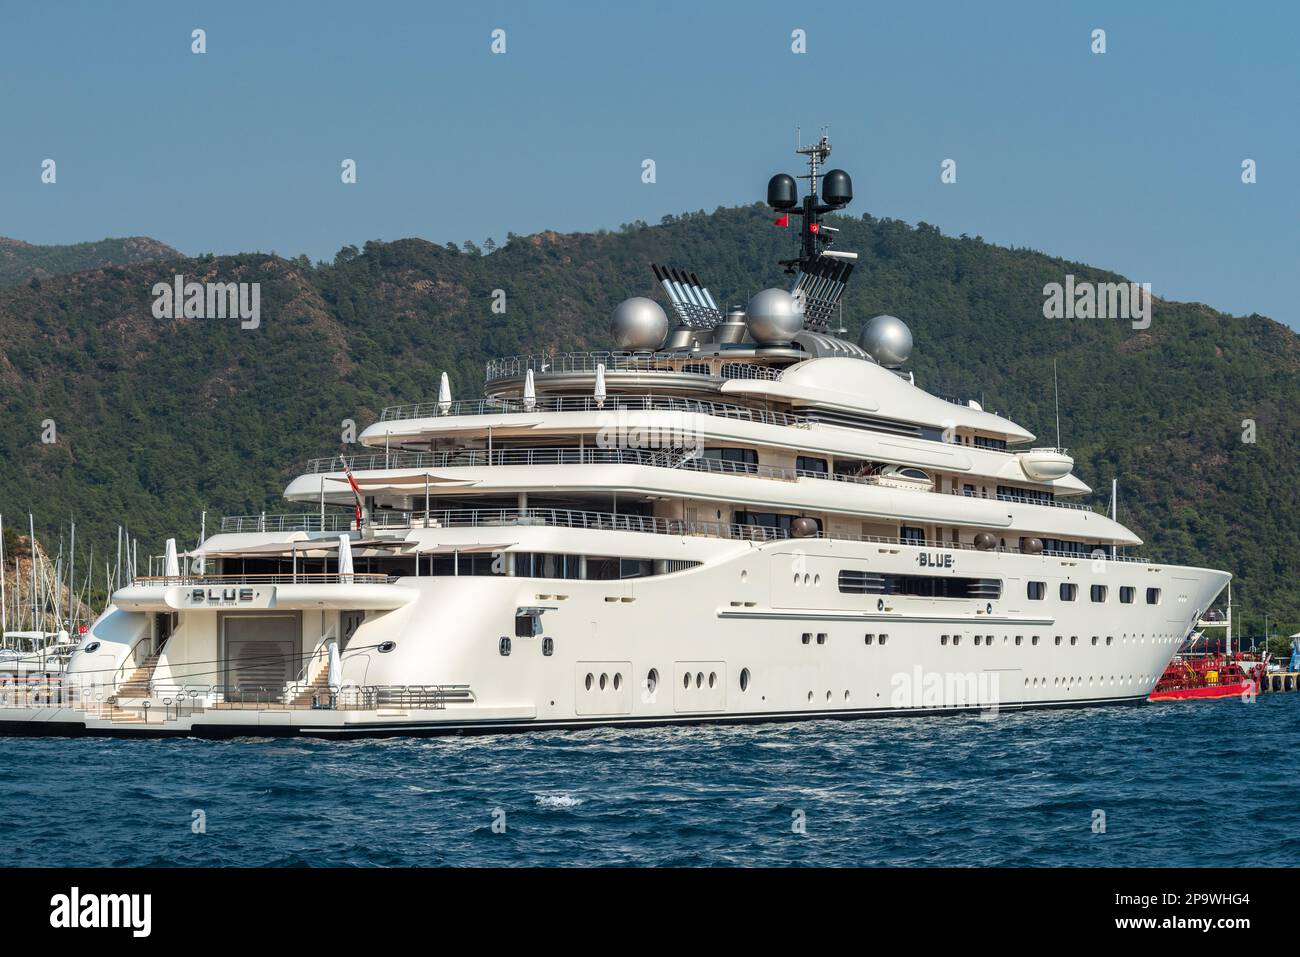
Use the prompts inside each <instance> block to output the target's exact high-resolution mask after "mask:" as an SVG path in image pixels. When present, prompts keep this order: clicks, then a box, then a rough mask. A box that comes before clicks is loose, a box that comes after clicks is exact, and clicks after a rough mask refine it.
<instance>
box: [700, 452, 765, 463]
mask: <svg viewBox="0 0 1300 957" xmlns="http://www.w3.org/2000/svg"><path fill="white" fill-rule="evenodd" d="M704 457H705V458H706V459H719V460H720V461H723V462H738V463H740V464H742V465H757V464H758V450H757V449H705V450H704Z"/></svg>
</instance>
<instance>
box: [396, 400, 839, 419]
mask: <svg viewBox="0 0 1300 957" xmlns="http://www.w3.org/2000/svg"><path fill="white" fill-rule="evenodd" d="M619 411H627V412H684V413H695V414H698V415H712V416H717V417H720V418H726V419H739V420H742V421H747V422H758V423H760V424H763V425H789V426H804V425H808V424H810V423H813V422H816V421H818V419H817V417H816V416H815V415H800V414H796V413H791V412H772V411H768V410H765V409H751V408H747V407H745V406H740V405H732V404H730V403H726V402H709V401H707V400H704V399H683V398H676V397H674V396H665V395H611V396H609V397H608V398H606V399H600V400H598V399H596V398H595V397H594V396H590V395H542V396H538V397H537V398H536V399H535V400H533V402H532V403H531V404H529V403H526V402H524V400H522V399H462V400H457V401H453V402H436V401H434V402H417V403H412V404H408V405H391V406H388V407H387V408H386V409H384V411H383V413H382V414H381V415H380V418H379V420H380V421H381V422H391V421H393V420H396V419H423V418H432V417H435V416H452V415H520V414H525V413H530V412H610V413H614V412H619Z"/></svg>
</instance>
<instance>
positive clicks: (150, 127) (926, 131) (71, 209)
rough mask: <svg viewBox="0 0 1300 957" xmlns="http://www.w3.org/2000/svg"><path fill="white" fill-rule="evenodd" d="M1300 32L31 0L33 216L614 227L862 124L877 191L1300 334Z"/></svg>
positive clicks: (28, 201)
mask: <svg viewBox="0 0 1300 957" xmlns="http://www.w3.org/2000/svg"><path fill="white" fill-rule="evenodd" d="M196 27H201V28H203V29H205V30H206V31H207V42H208V52H207V53H206V54H205V55H202V56H196V55H194V54H192V53H191V52H190V42H191V41H190V31H191V30H193V29H194V28H196ZM498 27H499V28H502V29H504V30H506V37H507V52H506V53H505V54H504V55H501V56H494V55H492V54H491V52H490V50H489V45H490V42H491V38H490V34H491V31H492V30H493V29H494V28H498ZM1098 27H1100V28H1103V29H1105V30H1106V42H1107V52H1106V53H1105V54H1103V55H1096V54H1093V53H1092V52H1091V51H1090V42H1091V41H1090V33H1091V31H1092V30H1093V29H1094V28H1098ZM795 28H801V29H804V30H806V31H807V37H808V52H807V54H805V55H795V54H793V53H791V52H790V43H791V40H790V33H791V31H792V30H793V29H795ZM1297 35H1300V8H1298V7H1297V6H1296V5H1295V4H1282V3H1278V4H1277V5H1269V4H1250V5H1248V6H1242V5H1240V4H1231V3H1187V2H1178V3H1174V2H1161V3H1145V4H1133V3H1114V4H1107V3H1087V4H1084V3H1070V4H1067V3H1043V2H1023V3H1010V2H1006V3H998V2H991V3H969V2H951V3H864V2H854V3H846V4H835V3H829V2H828V3H820V4H817V5H816V6H815V8H810V7H808V6H806V5H803V4H796V3H793V2H786V3H751V2H743V3H742V2H739V0H736V2H734V3H726V4H723V3H709V2H693V3H679V2H652V3H636V4H630V3H618V4H614V3H590V4H587V3H577V2H563V3H561V2H530V3H517V4H516V3H510V4H507V3H463V2H461V3H436V2H420V3H416V2H411V3H397V2H382V0H377V2H346V3H339V2H314V3H313V2H296V3H289V2H281V3H276V2H273V0H270V2H264V3H253V2H240V0H227V2H221V3H180V2H175V0H171V2H121V3H105V2H93V3H91V2H87V3H59V2H49V3H28V4H18V3H16V2H15V3H9V4H8V5H7V9H6V10H5V11H4V14H3V18H2V22H0V235H7V236H12V237H16V238H19V239H24V240H27V241H29V242H35V243H71V242H78V241H83V240H90V239H98V238H102V237H104V236H124V235H148V236H153V237H155V238H157V239H160V240H163V241H164V242H167V243H170V244H172V245H174V246H176V247H177V248H179V249H181V250H182V251H184V252H186V253H190V254H195V253H201V252H209V251H211V252H218V253H228V252H238V251H245V250H262V251H271V250H274V251H276V252H278V253H280V254H281V255H296V254H298V253H306V254H308V255H309V256H311V257H312V258H313V259H319V258H325V259H330V258H332V257H333V254H334V252H335V251H336V250H337V249H338V248H339V247H340V246H342V245H344V244H346V243H355V244H358V245H360V244H361V243H362V242H364V241H365V240H367V239H384V240H391V239H398V238H401V237H406V236H421V237H425V238H427V239H431V240H434V241H438V242H445V241H447V240H455V241H462V240H465V239H472V240H474V241H475V242H478V243H482V241H483V240H484V239H485V238H486V237H488V236H492V237H494V238H496V239H497V240H498V241H501V240H504V238H505V234H506V232H507V231H513V232H516V233H529V232H534V231H537V230H541V229H558V230H561V231H575V230H589V229H596V228H600V227H610V228H615V227H617V226H618V225H619V224H620V223H623V222H629V221H632V220H635V219H644V220H646V221H648V222H658V220H659V219H660V217H661V216H662V215H663V214H665V213H670V212H681V211H683V210H695V209H706V210H712V209H714V208H715V207H717V206H719V205H736V204H741V203H746V202H751V201H753V200H755V199H760V198H762V195H763V190H764V186H765V183H766V180H767V177H768V176H769V175H770V174H771V173H772V172H775V171H778V170H788V171H790V172H796V171H797V170H796V168H795V158H794V157H793V156H792V155H791V154H790V152H789V150H790V148H791V146H792V145H793V140H794V127H795V126H796V125H801V126H802V127H803V129H804V131H805V137H811V136H814V135H815V134H816V131H817V129H818V127H819V126H820V125H822V124H829V125H830V127H831V136H832V142H833V144H834V148H835V154H834V156H833V158H832V159H833V162H834V163H835V164H836V165H843V166H844V167H845V168H847V169H848V170H849V171H850V172H851V173H852V174H853V176H854V182H855V187H856V193H857V197H856V199H855V201H854V203H853V206H852V207H850V210H851V211H855V212H857V213H862V212H871V213H873V214H875V215H877V216H892V217H897V218H900V219H903V220H906V221H908V222H912V223H915V222H917V221H920V220H924V221H926V222H930V223H933V224H935V225H938V226H939V227H940V228H941V229H942V230H943V231H944V232H945V233H946V234H958V233H962V232H967V233H970V234H972V235H981V236H983V237H984V238H985V239H987V240H989V241H991V242H997V243H1001V244H1011V245H1019V246H1030V247H1034V248H1036V249H1041V250H1043V251H1046V252H1049V253H1053V254H1057V255H1061V256H1065V257H1068V258H1071V259H1077V260H1082V261H1085V262H1089V263H1092V264H1095V265H1099V266H1104V267H1107V268H1111V269H1114V270H1116V271H1118V272H1121V273H1123V274H1124V275H1126V276H1128V277H1130V278H1131V279H1134V280H1136V281H1139V282H1150V283H1151V284H1152V287H1153V291H1154V292H1155V293H1156V295H1159V296H1164V297H1168V298H1175V299H1189V300H1199V301H1203V302H1206V303H1209V304H1210V305H1213V306H1215V307H1217V308H1221V309H1224V310H1228V311H1231V312H1236V313H1247V312H1252V311H1256V312H1261V313H1264V314H1266V315H1271V316H1273V317H1274V318H1277V319H1279V320H1282V321H1284V322H1287V323H1289V324H1290V325H1292V326H1300V305H1298V304H1297V297H1296V295H1295V294H1294V292H1293V288H1292V282H1293V277H1294V276H1296V275H1297V273H1298V272H1300V269H1298V266H1300V263H1298V259H1300V185H1297V184H1300V102H1298V101H1300V51H1298V50H1297V46H1296V44H1297V40H1296V37H1297ZM47 157H49V158H54V159H55V160H56V161H57V163H58V182H57V184H56V185H54V186H48V185H42V184H41V182H40V164H41V161H42V160H43V159H45V158H47ZM345 158H351V159H355V160H356V161H357V164H358V180H359V182H358V183H357V184H356V185H354V186H345V185H343V184H341V183H340V178H339V174H340V163H341V162H342V161H343V160H344V159H345ZM645 158H653V159H654V160H655V161H656V164H657V174H658V182H657V183H655V184H654V185H645V184H643V183H642V182H641V177H640V173H641V161H642V160H643V159H645ZM946 158H952V159H955V160H956V161H957V174H958V181H957V184H956V185H943V184H941V183H940V181H939V167H940V163H941V162H942V160H944V159H946ZM1245 158H1251V159H1254V160H1255V161H1256V162H1257V163H1258V177H1259V182H1258V183H1257V184H1255V185H1253V186H1246V185H1243V184H1242V182H1241V162H1242V160H1243V159H1245Z"/></svg>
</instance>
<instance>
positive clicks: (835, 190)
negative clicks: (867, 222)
mask: <svg viewBox="0 0 1300 957" xmlns="http://www.w3.org/2000/svg"><path fill="white" fill-rule="evenodd" d="M822 199H824V200H826V202H828V203H830V204H831V205H832V206H847V205H849V203H851V202H853V180H851V179H850V178H849V174H848V173H846V172H844V170H842V169H833V170H831V171H830V172H828V173H827V174H826V175H825V176H823V177H822Z"/></svg>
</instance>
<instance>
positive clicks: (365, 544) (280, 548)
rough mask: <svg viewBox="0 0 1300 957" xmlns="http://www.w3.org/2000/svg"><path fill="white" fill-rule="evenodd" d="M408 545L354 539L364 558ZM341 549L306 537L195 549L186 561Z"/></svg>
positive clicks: (329, 541)
mask: <svg viewBox="0 0 1300 957" xmlns="http://www.w3.org/2000/svg"><path fill="white" fill-rule="evenodd" d="M406 544H408V542H407V541H406V539H404V538H357V539H353V540H352V552H353V554H354V555H360V556H363V557H373V555H371V554H370V552H369V551H368V549H373V550H374V551H375V554H383V553H384V552H385V551H387V550H391V549H394V548H401V547H402V546H403V545H406ZM338 550H339V540H338V538H337V537H334V538H317V539H309V538H306V537H302V538H295V539H290V540H289V541H286V542H263V543H262V544H259V545H244V546H241V547H238V548H209V549H195V550H194V551H192V552H186V553H185V557H186V558H243V557H246V556H253V557H257V556H263V555H265V556H271V557H274V556H281V557H287V556H289V555H294V554H296V555H297V556H298V557H299V558H321V557H323V556H325V555H332V554H334V553H335V552H337V551H338Z"/></svg>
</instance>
